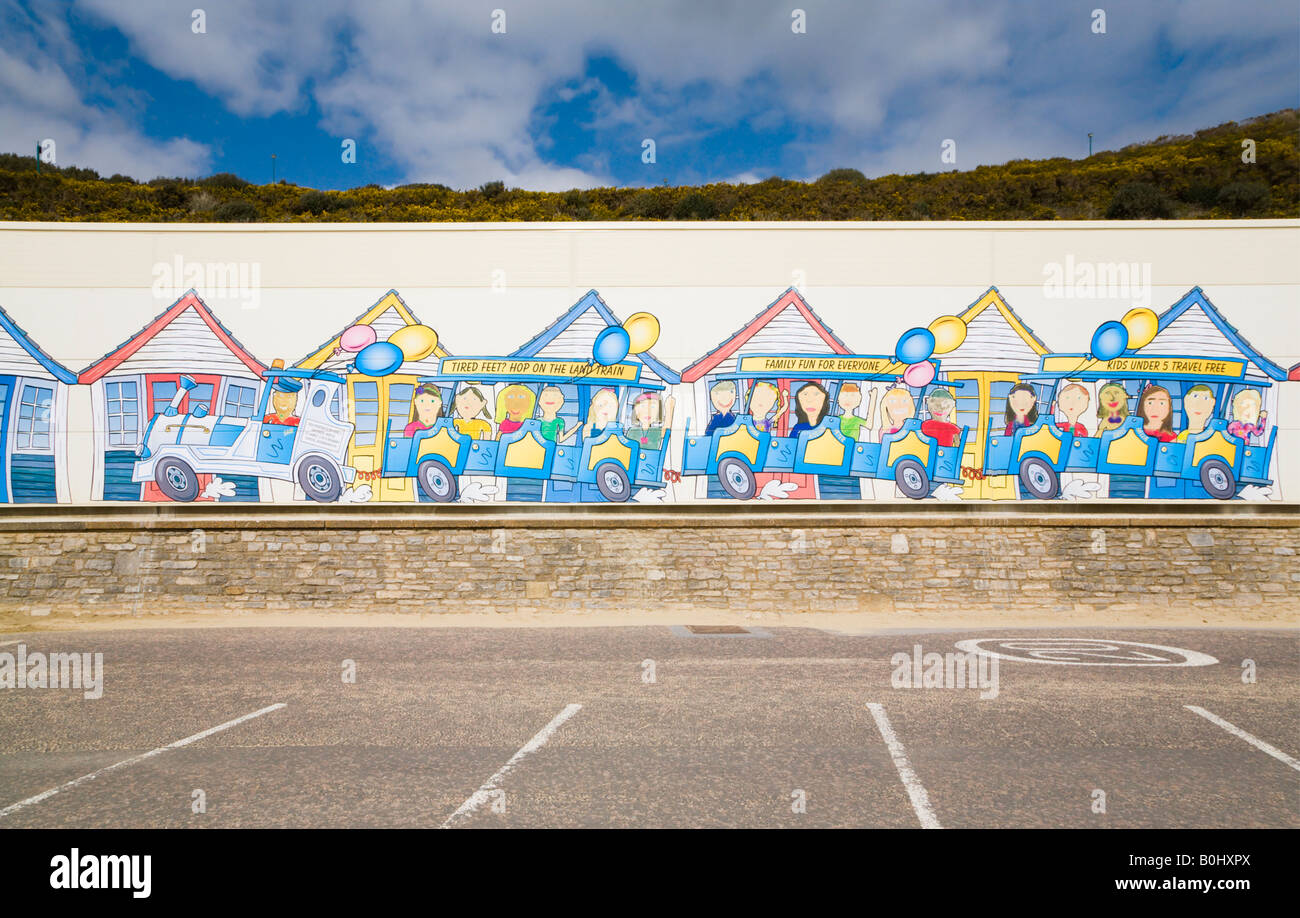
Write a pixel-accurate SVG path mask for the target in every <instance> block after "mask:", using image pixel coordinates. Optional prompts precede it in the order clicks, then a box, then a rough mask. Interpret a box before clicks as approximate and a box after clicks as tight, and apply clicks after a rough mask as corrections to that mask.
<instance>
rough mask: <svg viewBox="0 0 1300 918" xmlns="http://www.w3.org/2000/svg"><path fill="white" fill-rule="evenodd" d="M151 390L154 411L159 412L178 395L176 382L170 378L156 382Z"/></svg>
mask: <svg viewBox="0 0 1300 918" xmlns="http://www.w3.org/2000/svg"><path fill="white" fill-rule="evenodd" d="M149 391H150V392H151V393H152V394H153V407H154V413H155V414H157V413H159V412H161V411H162V410H163V409H164V408H166V407H167V406H168V405H170V404H171V400H172V397H173V396H175V395H176V383H174V382H171V381H170V380H164V381H162V382H155V383H153V384H152V386H150V390H149Z"/></svg>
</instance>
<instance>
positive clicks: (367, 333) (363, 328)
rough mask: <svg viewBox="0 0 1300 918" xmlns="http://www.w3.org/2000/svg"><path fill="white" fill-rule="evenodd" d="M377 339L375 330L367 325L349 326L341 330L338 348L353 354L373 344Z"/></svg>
mask: <svg viewBox="0 0 1300 918" xmlns="http://www.w3.org/2000/svg"><path fill="white" fill-rule="evenodd" d="M377 337H378V335H376V334H375V330H374V329H373V328H371V327H370V326H369V325H350V326H348V327H347V328H345V329H343V334H341V335H339V347H341V348H342V349H343V350H345V351H351V352H353V353H355V352H356V351H361V350H365V349H366V348H367V347H369V346H370V345H372V344H374V343H375V339H376V338H377Z"/></svg>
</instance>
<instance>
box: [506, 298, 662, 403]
mask: <svg viewBox="0 0 1300 918" xmlns="http://www.w3.org/2000/svg"><path fill="white" fill-rule="evenodd" d="M622 324H623V320H622V319H620V318H619V317H618V316H616V315H614V311H613V310H612V309H610V308H609V306H608V305H606V303H605V301H604V300H603V299H601V298H600V294H599V293H597V292H596V291H595V290H588V291H587V292H586V294H584V295H583V297H582V299H580V300H578V302H576V303H574V304H573V306H571V307H570V308H569V310H568V311H567V312H565V313H564V314H563V315H561V316H560V317H559V318H558V319H556V320H555V321H554V322H552V323H551V324H550V325H548V326H547V327H546V328H545V329H544V330H543V331H542V332H540V333H539V334H537V335H536V336H534V337H533V338H532V339H531V340H529V341H528V343H527V344H525V345H524V346H523V347H521V348H519V349H518V350H517V351H515V352H514V353H513V354H511V355H510V356H511V357H536V356H537V355H538V354H544V355H545V356H547V357H555V358H557V359H570V360H590V359H591V346H592V344H593V343H594V342H595V340H596V336H597V335H598V334H600V333H601V332H602V331H604V330H605V329H606V328H608V327H609V326H611V325H622ZM628 360H633V361H640V362H641V363H642V364H643V365H644V366H645V367H646V369H648V370H649V371H650V374H651V376H653V377H656V378H657V379H658V380H659V381H661V382H664V383H667V384H669V385H676V384H677V383H679V382H681V374H679V373H678V372H677V371H676V370H674V369H673V368H672V367H670V366H668V365H667V364H665V363H663V362H662V361H661V360H659V359H658V358H657V357H655V355H654V354H653V353H651V352H650V351H645V352H643V353H640V354H633V355H631V356H630V357H628ZM646 378H647V377H646V376H645V375H644V374H642V379H646Z"/></svg>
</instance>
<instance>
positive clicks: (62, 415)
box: [0, 309, 77, 504]
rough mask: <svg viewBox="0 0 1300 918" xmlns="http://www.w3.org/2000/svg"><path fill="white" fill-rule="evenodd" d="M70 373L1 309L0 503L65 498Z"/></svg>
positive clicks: (44, 502) (67, 496)
mask: <svg viewBox="0 0 1300 918" xmlns="http://www.w3.org/2000/svg"><path fill="white" fill-rule="evenodd" d="M76 381H77V377H76V374H74V373H72V372H71V371H70V370H68V369H67V368H66V367H64V366H63V365H62V364H60V363H59V362H58V361H56V360H54V358H52V357H50V355H49V354H47V353H45V352H44V351H42V350H41V349H40V348H39V347H37V346H36V343H35V342H34V341H32V339H31V337H30V336H28V334H27V333H26V332H25V331H23V330H22V329H21V328H19V327H18V325H17V323H15V322H14V320H13V319H11V318H10V317H9V314H8V313H7V312H5V311H4V310H3V309H0V446H3V453H0V503H15V504H22V503H34V504H52V503H56V502H59V501H68V500H70V496H69V493H68V470H67V459H68V443H67V433H68V432H67V425H66V421H67V416H68V386H70V385H72V384H73V383H75V382H76Z"/></svg>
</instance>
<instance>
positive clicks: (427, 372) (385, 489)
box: [296, 290, 448, 501]
mask: <svg viewBox="0 0 1300 918" xmlns="http://www.w3.org/2000/svg"><path fill="white" fill-rule="evenodd" d="M422 324H424V323H422V322H421V321H420V320H419V319H418V318H416V316H415V314H414V313H413V312H411V309H410V307H409V306H407V305H406V302H405V301H404V300H403V299H402V298H401V296H400V295H399V294H398V292H397V291H396V290H389V291H388V292H387V293H385V294H384V295H383V296H381V297H380V298H379V299H378V300H377V301H376V302H375V304H374V305H373V306H371V307H370V308H369V309H367V310H366V311H365V312H363V313H361V315H359V316H357V317H356V318H355V319H353V320H352V321H351V322H349V323H348V324H347V326H346V328H350V327H351V326H353V325H369V326H370V327H371V328H373V329H374V330H375V340H376V341H387V340H388V337H389V335H391V334H392V333H393V332H395V331H397V330H398V329H399V328H404V327H406V326H408V325H422ZM344 330H345V329H343V328H341V329H339V332H338V334H337V335H335V336H334V337H333V338H331V339H330V340H328V341H326V342H325V343H324V344H322V345H321V346H320V347H318V348H316V349H315V350H314V351H312V352H311V353H310V354H308V355H307V356H306V357H304V358H303V359H302V360H300V361H298V363H297V364H296V365H297V366H298V367H299V368H301V369H304V370H317V369H325V370H331V371H333V372H336V373H339V374H341V375H343V376H344V377H346V379H347V394H346V399H347V401H346V404H336V405H335V406H334V410H335V417H337V418H339V419H340V420H345V421H351V422H352V424H353V425H354V426H355V430H354V433H353V435H352V443H351V444H350V445H349V447H348V464H349V465H351V466H353V467H354V468H356V470H357V478H356V483H357V484H358V485H360V484H369V485H370V487H371V494H372V497H371V499H372V500H378V501H413V500H416V491H415V486H414V483H413V481H412V479H410V478H382V477H381V476H380V470H381V469H382V468H383V454H384V443H383V437H384V428H385V427H386V426H387V422H388V421H390V420H391V421H392V424H393V428H394V429H396V430H401V429H402V428H404V427H405V426H406V424H407V422H408V421H410V419H411V399H412V398H413V397H414V395H415V386H416V381H417V380H418V379H419V378H420V377H421V376H433V375H435V374H436V373H437V372H438V361H439V360H440V359H441V358H443V357H446V356H448V354H447V352H446V351H445V350H444V349H443V347H442V343H441V342H439V344H438V346H437V348H435V349H434V352H433V353H432V354H430V355H429V356H428V357H425V358H424V359H423V360H414V361H410V360H408V361H406V362H405V363H403V364H402V365H401V366H400V367H398V368H397V370H396V372H394V373H393V374H392V375H390V376H385V377H382V378H377V377H374V376H366V375H364V374H361V373H355V372H353V373H349V372H348V365H349V364H351V363H352V362H353V361H354V360H355V359H356V355H355V354H350V353H346V352H344V353H340V352H339V340H340V338H341V337H342V334H343V332H344ZM435 330H436V328H435Z"/></svg>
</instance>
